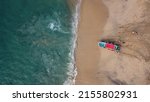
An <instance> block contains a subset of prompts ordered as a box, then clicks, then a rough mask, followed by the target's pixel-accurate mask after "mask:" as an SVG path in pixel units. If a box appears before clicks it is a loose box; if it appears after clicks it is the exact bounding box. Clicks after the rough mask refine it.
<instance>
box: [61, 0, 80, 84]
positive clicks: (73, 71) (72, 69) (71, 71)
mask: <svg viewBox="0 0 150 102" xmlns="http://www.w3.org/2000/svg"><path fill="white" fill-rule="evenodd" d="M81 2H82V0H78V1H77V4H76V6H75V11H74V13H73V19H72V33H73V38H72V40H71V41H72V47H71V52H70V53H69V56H70V58H71V62H70V63H68V73H67V75H68V78H67V80H66V81H65V82H64V85H74V84H75V79H76V76H77V67H76V65H75V49H76V41H77V31H78V22H79V19H80V15H79V14H80V6H81Z"/></svg>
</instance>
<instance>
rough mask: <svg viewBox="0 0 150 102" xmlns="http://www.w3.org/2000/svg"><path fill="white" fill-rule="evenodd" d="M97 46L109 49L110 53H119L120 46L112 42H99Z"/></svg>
mask: <svg viewBox="0 0 150 102" xmlns="http://www.w3.org/2000/svg"><path fill="white" fill-rule="evenodd" d="M98 45H99V46H100V47H101V48H106V49H109V50H112V51H116V52H119V51H120V45H119V44H115V43H114V42H111V41H104V40H102V41H99V42H98Z"/></svg>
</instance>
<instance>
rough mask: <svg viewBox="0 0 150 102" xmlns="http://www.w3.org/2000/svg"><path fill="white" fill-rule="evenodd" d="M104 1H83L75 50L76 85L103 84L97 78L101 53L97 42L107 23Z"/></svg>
mask: <svg viewBox="0 0 150 102" xmlns="http://www.w3.org/2000/svg"><path fill="white" fill-rule="evenodd" d="M107 15H108V13H107V8H106V7H105V5H104V4H103V2H102V0H92V1H91V0H83V1H82V3H81V8H80V20H79V25H78V32H77V42H76V44H77V45H76V48H75V63H76V66H77V73H78V74H77V76H76V80H75V84H77V85H78V84H101V80H100V79H98V77H97V72H98V65H99V56H100V51H99V48H98V46H97V42H98V40H99V38H100V34H102V33H103V28H104V25H105V23H106V21H107V17H108V16H107Z"/></svg>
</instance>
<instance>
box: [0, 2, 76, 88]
mask: <svg viewBox="0 0 150 102" xmlns="http://www.w3.org/2000/svg"><path fill="white" fill-rule="evenodd" d="M72 37H73V34H72V14H71V12H70V9H69V6H68V4H67V0H0V84H25V85H26V84H30V85H32V84H63V83H64V82H65V80H66V79H67V78H68V74H67V72H68V70H69V69H68V64H69V63H70V60H71V57H70V56H69V53H70V52H71V46H72V41H71V40H72Z"/></svg>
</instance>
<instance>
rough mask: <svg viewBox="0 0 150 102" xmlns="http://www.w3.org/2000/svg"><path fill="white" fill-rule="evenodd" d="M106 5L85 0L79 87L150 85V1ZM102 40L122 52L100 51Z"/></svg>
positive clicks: (78, 60) (116, 0)
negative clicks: (92, 85) (117, 47)
mask: <svg viewBox="0 0 150 102" xmlns="http://www.w3.org/2000/svg"><path fill="white" fill-rule="evenodd" d="M103 2H104V4H105V5H106V6H107V8H106V7H105V5H104V4H103V3H102V0H82V5H81V17H80V22H79V31H78V41H77V43H78V45H77V51H76V65H77V68H78V69H77V71H78V75H77V79H76V84H150V40H149V39H150V19H149V18H150V12H149V11H150V1H149V0H103ZM106 21H107V22H106ZM99 39H111V40H113V41H116V42H118V43H120V44H121V51H120V53H115V52H113V51H110V50H107V49H102V48H99V47H98V46H97V42H98V41H99Z"/></svg>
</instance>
